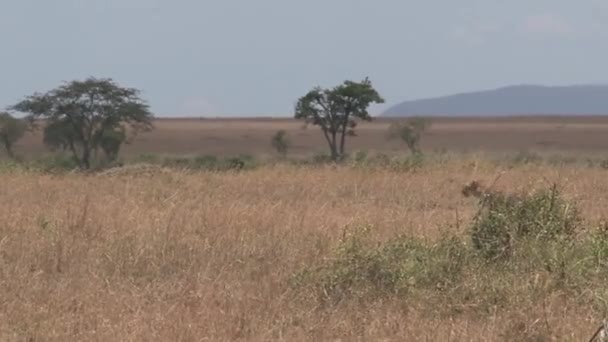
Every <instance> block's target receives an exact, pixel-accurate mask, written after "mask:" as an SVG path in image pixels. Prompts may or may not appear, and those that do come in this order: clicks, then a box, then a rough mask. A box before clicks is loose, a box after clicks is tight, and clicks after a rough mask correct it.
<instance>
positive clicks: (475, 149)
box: [0, 117, 608, 341]
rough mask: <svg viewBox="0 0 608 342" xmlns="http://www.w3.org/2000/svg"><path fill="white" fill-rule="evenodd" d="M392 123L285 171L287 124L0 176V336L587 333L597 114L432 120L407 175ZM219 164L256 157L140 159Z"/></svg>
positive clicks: (327, 337)
mask: <svg viewBox="0 0 608 342" xmlns="http://www.w3.org/2000/svg"><path fill="white" fill-rule="evenodd" d="M390 122H391V120H389V119H379V120H375V121H373V122H371V123H362V124H361V125H360V127H358V130H357V136H356V137H349V138H348V139H349V140H348V145H347V146H348V147H347V149H348V151H349V152H351V154H352V155H354V154H355V151H359V152H358V153H357V157H352V158H349V159H348V160H346V161H344V162H342V163H340V164H333V163H324V162H303V161H306V160H308V159H311V160H312V159H314V158H313V157H312V155H314V154H316V153H320V152H323V151H325V150H326V147H325V146H324V145H323V143H324V141H323V139H322V136H321V133H320V132H319V130H318V129H317V128H314V127H309V128H308V129H302V127H301V126H302V124H301V122H296V121H292V120H287V119H285V120H281V119H222V120H220V119H173V120H169V119H160V120H157V121H155V126H156V127H155V129H154V130H153V131H151V132H149V133H145V134H142V135H140V136H138V137H137V139H136V140H135V141H134V142H133V143H132V144H130V145H127V146H125V148H124V150H123V151H122V152H121V153H122V154H121V157H122V158H124V159H125V160H129V161H130V162H128V163H125V166H123V167H116V168H112V169H108V170H104V171H100V172H87V173H81V172H44V171H40V170H36V169H30V168H20V167H18V166H14V165H12V164H11V163H6V165H5V166H3V167H2V168H1V170H0V217H1V218H2V221H1V224H0V340H2V341H586V340H588V339H589V338H590V337H591V335H592V334H593V333H594V332H595V330H596V329H597V328H598V325H599V324H600V323H601V322H602V320H603V319H604V318H605V317H607V315H608V285H606V284H608V282H607V281H608V229H607V227H608V226H607V225H606V224H605V221H604V220H605V219H606V218H608V206H606V200H607V199H608V170H607V169H608V162H604V155H605V154H606V151H608V118H591V117H589V118H583V117H581V118H574V117H572V118H508V119H481V118H480V119H475V118H470V119H437V120H435V121H434V122H433V123H432V126H431V128H430V129H429V131H428V133H427V134H426V135H425V136H424V137H423V139H422V147H423V151H424V157H423V158H422V159H419V160H418V159H417V160H416V161H415V162H411V161H410V156H409V155H408V153H407V150H406V148H405V147H404V146H401V145H400V144H399V142H396V141H387V140H386V137H385V132H386V129H387V127H388V125H389V123H390ZM279 129H285V130H286V132H287V134H288V136H289V137H290V140H291V142H292V147H291V148H290V150H289V153H288V156H287V160H285V159H284V158H278V157H275V156H274V152H273V150H272V147H271V145H270V139H271V137H272V135H273V134H274V132H276V131H277V130H279ZM15 150H16V151H17V152H18V153H20V154H21V155H23V156H24V157H25V158H27V156H32V155H37V154H40V155H42V154H44V153H46V152H45V148H44V146H43V145H42V143H41V142H40V137H39V136H37V135H29V136H27V137H25V138H24V139H23V140H22V141H20V142H19V144H18V145H17V146H16V147H15ZM237 154H248V155H250V156H251V157H252V158H253V159H254V160H259V162H258V163H257V165H255V167H248V168H244V169H240V170H205V169H193V168H188V167H177V166H175V165H162V164H154V163H145V162H144V161H142V160H149V159H150V157H149V156H150V155H158V156H173V155H187V156H197V155H199V156H200V155H215V156H226V155H237ZM141 155H147V156H148V157H147V158H143V159H142V158H140V156H141ZM380 156H382V157H380ZM606 157H608V155H606ZM159 158H160V157H159ZM292 159H293V160H292ZM607 160H608V159H607ZM3 165H4V164H3ZM467 185H468V186H467Z"/></svg>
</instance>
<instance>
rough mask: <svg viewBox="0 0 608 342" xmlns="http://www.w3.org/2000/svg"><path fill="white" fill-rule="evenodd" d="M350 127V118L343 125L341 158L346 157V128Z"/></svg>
mask: <svg viewBox="0 0 608 342" xmlns="http://www.w3.org/2000/svg"><path fill="white" fill-rule="evenodd" d="M347 125H348V116H347V117H346V119H345V120H344V122H343V124H342V132H340V133H341V136H340V157H344V145H345V144H346V126H347Z"/></svg>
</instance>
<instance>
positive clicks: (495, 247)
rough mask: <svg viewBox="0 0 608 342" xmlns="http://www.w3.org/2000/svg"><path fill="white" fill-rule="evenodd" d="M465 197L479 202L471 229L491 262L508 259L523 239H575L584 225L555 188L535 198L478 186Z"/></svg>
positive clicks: (469, 188) (473, 185) (465, 191)
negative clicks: (581, 225)
mask: <svg viewBox="0 0 608 342" xmlns="http://www.w3.org/2000/svg"><path fill="white" fill-rule="evenodd" d="M463 195H465V196H466V197H469V196H473V197H476V198H477V199H478V201H479V205H480V210H479V212H478V214H477V215H476V217H475V218H474V220H473V223H472V226H471V238H472V242H473V246H474V247H475V248H476V249H477V250H478V251H479V252H480V253H482V254H483V255H484V256H485V257H486V258H488V259H500V258H503V257H508V256H509V255H510V254H511V253H512V252H513V249H514V247H515V245H516V244H517V243H518V241H519V240H522V239H535V240H543V241H547V240H555V239H558V238H563V237H567V236H572V235H573V233H575V232H576V230H577V228H579V226H580V224H581V221H582V220H581V217H580V213H579V210H578V208H577V207H576V205H574V204H572V203H569V202H568V201H566V200H564V199H563V198H562V196H561V193H560V192H559V190H558V188H557V186H556V185H554V186H552V187H551V188H550V189H543V190H540V191H537V192H534V193H532V194H529V195H527V194H521V195H515V194H506V193H502V192H498V191H489V190H484V189H482V188H481V185H480V184H479V183H477V182H473V183H471V184H469V185H468V186H467V187H465V188H464V189H463Z"/></svg>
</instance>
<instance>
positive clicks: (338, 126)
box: [295, 78, 384, 160]
mask: <svg viewBox="0 0 608 342" xmlns="http://www.w3.org/2000/svg"><path fill="white" fill-rule="evenodd" d="M374 103H384V99H383V98H382V97H381V96H380V94H379V93H378V92H377V91H376V89H374V87H373V86H372V83H371V81H370V80H369V79H368V78H365V79H364V80H363V81H362V82H353V81H345V82H344V83H343V84H341V85H338V86H336V87H334V88H331V89H322V88H320V87H315V88H313V89H312V90H311V91H309V92H308V93H307V94H306V95H304V96H303V97H301V98H300V99H299V100H298V102H297V104H296V107H295V118H296V119H302V120H305V122H306V124H312V125H315V126H319V127H320V128H321V131H322V132H323V136H324V137H325V140H326V141H327V144H328V146H329V149H330V153H331V157H332V159H333V160H338V159H340V158H342V157H343V156H344V148H345V143H346V136H347V135H350V136H354V135H355V127H356V126H357V121H356V119H360V120H366V121H371V119H372V117H371V116H370V115H369V113H368V111H367V109H368V107H369V106H370V105H371V104H374Z"/></svg>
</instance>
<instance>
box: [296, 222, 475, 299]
mask: <svg viewBox="0 0 608 342" xmlns="http://www.w3.org/2000/svg"><path fill="white" fill-rule="evenodd" d="M369 231H370V227H362V228H360V229H357V230H355V231H354V232H353V233H352V234H350V235H348V236H345V237H344V238H343V239H342V240H341V242H340V244H339V246H338V247H337V249H336V251H335V258H332V260H331V261H330V262H329V263H327V264H324V265H322V266H320V267H317V268H312V269H306V270H304V271H303V272H302V273H299V274H298V275H297V277H296V279H297V280H298V283H299V284H302V283H312V284H313V287H314V288H315V289H316V291H315V292H316V293H317V295H318V298H319V299H320V300H321V301H323V302H329V303H337V302H339V301H341V300H343V299H345V298H352V297H359V298H361V297H371V298H374V297H382V296H387V295H398V296H401V295H405V294H407V293H408V291H410V290H411V289H417V288H418V289H420V288H422V289H425V288H432V289H436V290H443V289H446V288H448V287H450V286H452V285H453V284H455V283H456V282H457V280H458V279H460V277H461V276H462V273H463V270H464V266H465V262H466V260H467V259H466V256H467V250H466V246H465V245H464V244H463V243H462V241H461V240H460V239H458V238H444V239H442V240H440V241H439V242H438V243H436V244H433V245H426V244H424V243H422V242H421V241H420V240H416V239H413V238H408V237H398V238H396V239H393V240H391V241H388V242H387V243H385V244H381V245H374V244H372V243H371V242H370V241H369V239H368V233H369Z"/></svg>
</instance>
